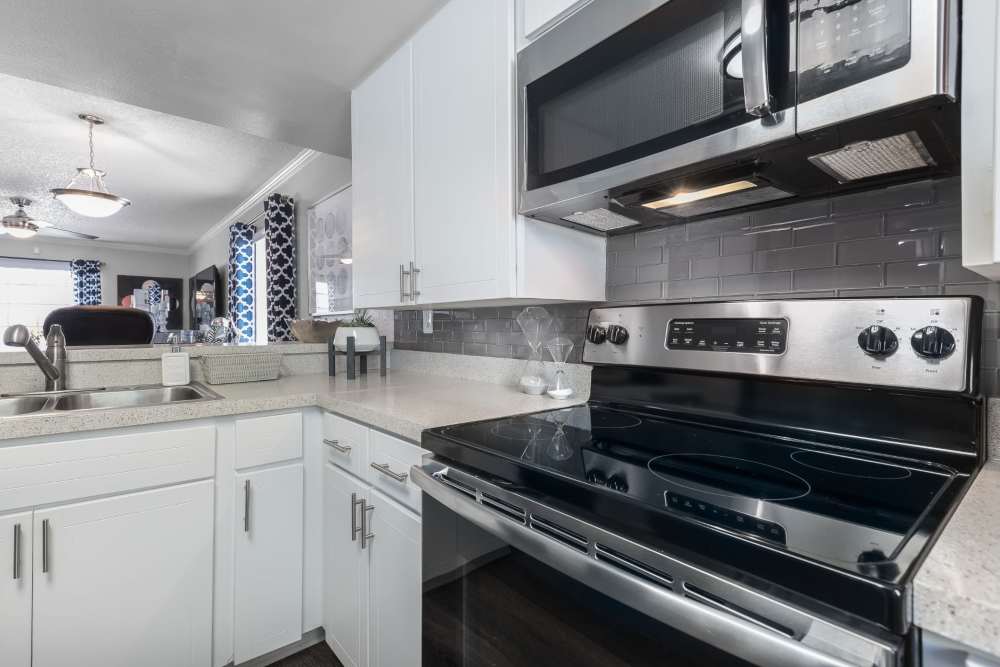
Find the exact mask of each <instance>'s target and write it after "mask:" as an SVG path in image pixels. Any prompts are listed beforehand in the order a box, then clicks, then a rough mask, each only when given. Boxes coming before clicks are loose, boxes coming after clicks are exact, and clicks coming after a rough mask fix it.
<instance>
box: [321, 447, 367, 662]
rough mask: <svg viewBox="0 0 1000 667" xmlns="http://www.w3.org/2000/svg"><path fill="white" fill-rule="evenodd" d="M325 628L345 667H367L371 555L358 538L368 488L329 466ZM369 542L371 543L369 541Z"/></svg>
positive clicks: (325, 504) (326, 473) (326, 475)
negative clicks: (369, 560)
mask: <svg viewBox="0 0 1000 667" xmlns="http://www.w3.org/2000/svg"><path fill="white" fill-rule="evenodd" d="M323 482H324V484H323V496H324V501H323V510H324V511H323V628H324V629H325V631H326V643H327V644H329V645H330V649H331V650H332V651H333V652H334V653H335V654H336V655H337V658H339V659H340V661H341V662H342V663H344V665H345V666H346V667H361V666H362V665H367V664H368V624H367V623H366V622H365V619H366V615H367V611H368V600H369V591H368V572H369V565H368V552H367V551H365V550H362V548H361V539H360V532H361V531H360V527H361V506H360V503H361V501H362V499H363V498H364V495H365V490H366V487H365V485H364V484H362V483H361V482H360V481H359V480H357V479H356V478H354V477H352V476H351V475H349V474H347V473H346V472H344V471H343V470H341V469H340V468H337V467H336V466H334V465H332V464H330V463H327V464H326V469H325V470H324V479H323ZM366 543H367V541H366Z"/></svg>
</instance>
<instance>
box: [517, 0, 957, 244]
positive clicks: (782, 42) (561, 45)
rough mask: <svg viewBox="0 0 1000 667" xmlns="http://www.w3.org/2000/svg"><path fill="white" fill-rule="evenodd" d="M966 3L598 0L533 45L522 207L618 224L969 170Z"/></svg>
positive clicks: (523, 132)
mask: <svg viewBox="0 0 1000 667" xmlns="http://www.w3.org/2000/svg"><path fill="white" fill-rule="evenodd" d="M958 11H959V7H958V2H957V0H668V1H667V2H664V1H663V0H630V1H629V2H624V3H623V2H618V1H616V0H592V2H590V4H588V5H586V6H585V7H584V8H582V9H580V10H579V11H578V12H577V13H575V14H574V15H572V16H571V17H569V18H568V19H566V20H565V21H564V22H563V23H561V24H559V25H557V26H556V27H555V28H553V29H552V30H550V31H549V32H547V33H545V34H543V35H542V36H541V37H540V38H539V39H537V40H536V41H534V42H533V43H531V44H530V45H528V46H527V47H526V48H525V49H524V50H522V51H521V52H520V53H519V55H518V62H517V81H518V84H517V85H518V168H519V173H518V181H519V193H518V196H519V200H518V210H519V212H520V213H522V214H524V215H527V216H529V217H534V218H538V219H541V220H547V221H550V222H555V223H558V224H563V225H567V226H571V227H576V228H580V229H585V230H587V231H596V232H599V233H615V232H616V231H622V232H624V231H631V230H634V228H635V227H636V226H639V225H643V226H662V225H666V224H671V223H673V222H678V221H683V220H689V219H695V218H698V217H703V216H707V215H712V214H716V213H719V212H720V211H730V210H733V209H744V208H753V207H761V206H768V205H773V204H774V203H775V202H778V201H781V200H785V199H791V198H804V197H814V196H828V195H830V194H833V193H834V192H838V191H843V190H849V189H863V188H868V187H873V186H876V185H881V184H884V183H888V182H898V181H902V180H912V179H915V178H928V177H933V176H938V175H943V174H945V173H952V172H954V171H957V169H958V131H959V130H958V104H957V100H958V90H957V68H958V21H959V17H958Z"/></svg>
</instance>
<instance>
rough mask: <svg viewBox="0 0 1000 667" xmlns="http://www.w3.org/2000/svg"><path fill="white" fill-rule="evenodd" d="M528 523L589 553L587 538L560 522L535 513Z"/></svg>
mask: <svg viewBox="0 0 1000 667" xmlns="http://www.w3.org/2000/svg"><path fill="white" fill-rule="evenodd" d="M528 525H529V526H531V527H532V528H534V529H535V530H537V531H538V532H540V533H543V534H544V535H546V536H547V537H551V538H552V539H554V540H556V541H558V542H562V543H563V544H565V545H566V546H568V547H572V548H574V549H576V550H577V551H581V552H583V553H587V538H586V537H584V536H583V535H580V534H579V533H575V532H573V531H572V530H569V529H568V528H563V527H562V526H560V525H559V524H556V523H553V522H551V521H549V520H548V519H543V518H541V517H538V516H535V515H534V514H532V515H531V517H530V518H529V519H528Z"/></svg>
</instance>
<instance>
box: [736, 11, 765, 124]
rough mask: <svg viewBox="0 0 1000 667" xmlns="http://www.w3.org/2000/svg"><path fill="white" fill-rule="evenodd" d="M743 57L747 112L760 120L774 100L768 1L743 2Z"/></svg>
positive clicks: (741, 38)
mask: <svg viewBox="0 0 1000 667" xmlns="http://www.w3.org/2000/svg"><path fill="white" fill-rule="evenodd" d="M740 57H741V58H742V59H743V101H744V104H745V106H746V110H747V113H748V114H750V115H751V116H757V117H758V118H763V117H765V116H770V115H771V105H772V101H773V100H772V98H771V81H770V77H769V76H768V67H767V0H742V22H741V23H740Z"/></svg>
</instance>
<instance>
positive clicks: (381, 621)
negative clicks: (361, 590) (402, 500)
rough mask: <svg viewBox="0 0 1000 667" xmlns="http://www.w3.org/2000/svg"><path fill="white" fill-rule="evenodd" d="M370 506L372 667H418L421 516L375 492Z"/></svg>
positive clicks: (420, 600)
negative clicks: (372, 508) (373, 507)
mask: <svg viewBox="0 0 1000 667" xmlns="http://www.w3.org/2000/svg"><path fill="white" fill-rule="evenodd" d="M370 503H371V504H372V505H374V506H375V509H374V510H373V511H372V513H371V520H370V522H369V525H370V528H371V532H372V533H373V534H374V535H375V537H374V538H373V540H372V542H371V545H370V549H371V554H370V555H369V559H370V565H369V568H370V571H371V575H370V584H371V613H370V618H371V629H370V634H371V661H370V665H371V667H420V650H421V647H420V634H421V606H422V591H421V567H420V562H421V561H420V548H421V547H420V545H421V541H420V517H418V516H416V515H415V514H413V513H412V512H410V511H409V510H406V509H404V508H403V507H402V506H400V505H397V504H396V503H395V502H393V501H392V500H390V499H389V498H388V496H385V495H384V494H382V493H379V492H378V491H374V490H373V492H372V494H371V498H370Z"/></svg>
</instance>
